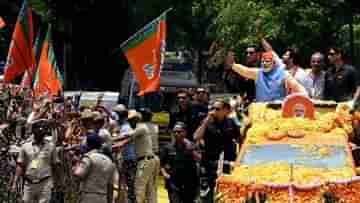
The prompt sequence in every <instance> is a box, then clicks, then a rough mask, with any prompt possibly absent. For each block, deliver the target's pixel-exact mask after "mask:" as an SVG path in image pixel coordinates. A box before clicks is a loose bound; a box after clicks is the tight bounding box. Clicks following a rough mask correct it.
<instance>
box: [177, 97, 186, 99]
mask: <svg viewBox="0 0 360 203" xmlns="http://www.w3.org/2000/svg"><path fill="white" fill-rule="evenodd" d="M177 98H178V99H186V97H177Z"/></svg>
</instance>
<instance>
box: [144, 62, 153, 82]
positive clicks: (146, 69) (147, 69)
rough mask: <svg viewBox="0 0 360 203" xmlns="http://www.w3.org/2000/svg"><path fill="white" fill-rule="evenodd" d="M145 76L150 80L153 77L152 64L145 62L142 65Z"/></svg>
mask: <svg viewBox="0 0 360 203" xmlns="http://www.w3.org/2000/svg"><path fill="white" fill-rule="evenodd" d="M143 69H144V72H145V75H146V77H147V78H148V79H149V80H150V79H151V78H153V77H154V66H153V65H152V64H145V65H144V66H143Z"/></svg>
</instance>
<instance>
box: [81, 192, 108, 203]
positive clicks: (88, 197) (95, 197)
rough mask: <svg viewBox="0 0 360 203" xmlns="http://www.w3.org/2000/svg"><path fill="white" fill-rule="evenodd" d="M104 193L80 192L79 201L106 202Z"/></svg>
mask: <svg viewBox="0 0 360 203" xmlns="http://www.w3.org/2000/svg"><path fill="white" fill-rule="evenodd" d="M107 202H108V200H107V197H106V195H102V194H95V193H81V197H80V203H107Z"/></svg>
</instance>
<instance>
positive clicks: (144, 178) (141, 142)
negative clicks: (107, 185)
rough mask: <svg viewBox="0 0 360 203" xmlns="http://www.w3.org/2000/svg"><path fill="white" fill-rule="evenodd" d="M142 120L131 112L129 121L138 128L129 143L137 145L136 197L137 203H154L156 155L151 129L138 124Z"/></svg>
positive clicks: (139, 115)
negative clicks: (153, 149)
mask: <svg viewBox="0 0 360 203" xmlns="http://www.w3.org/2000/svg"><path fill="white" fill-rule="evenodd" d="M140 120H141V114H140V113H139V112H136V111H135V110H130V111H129V115H128V121H129V123H130V124H131V125H133V126H136V128H135V129H134V130H132V131H130V132H129V134H128V135H127V136H128V137H129V142H133V143H134V144H135V152H136V159H137V169H136V177H135V195H136V201H137V203H145V202H149V203H153V202H155V199H154V197H155V196H156V195H154V193H155V189H154V188H155V187H156V183H155V182H154V178H153V174H154V173H156V168H155V162H154V158H155V156H154V153H153V151H152V142H151V134H150V129H149V127H148V126H147V125H146V124H145V123H138V122H139V121H140Z"/></svg>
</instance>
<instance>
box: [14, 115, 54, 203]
mask: <svg viewBox="0 0 360 203" xmlns="http://www.w3.org/2000/svg"><path fill="white" fill-rule="evenodd" d="M31 127H32V133H33V137H32V139H31V140H30V141H29V142H27V143H25V144H23V145H22V146H21V149H20V154H19V157H18V159H17V167H16V174H15V179H14V181H13V184H12V188H11V189H12V190H13V191H15V188H16V182H17V180H18V178H19V177H20V176H23V177H24V183H25V184H24V195H23V201H24V203H48V202H49V201H50V198H51V190H52V188H53V174H52V172H53V171H54V167H55V166H56V164H59V163H60V161H59V158H58V156H57V153H56V147H55V146H54V145H53V144H52V143H50V142H48V141H46V140H45V139H44V137H45V136H46V135H49V134H50V133H51V131H50V128H49V126H48V122H47V121H46V120H44V119H41V120H38V121H33V122H32V123H31Z"/></svg>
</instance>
